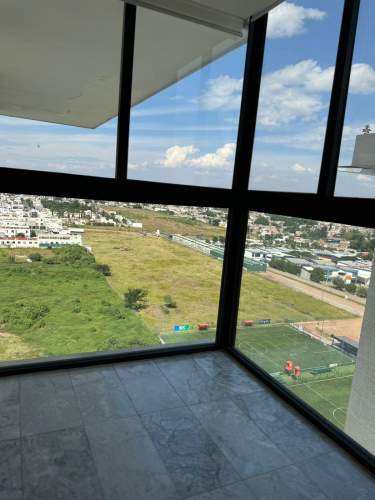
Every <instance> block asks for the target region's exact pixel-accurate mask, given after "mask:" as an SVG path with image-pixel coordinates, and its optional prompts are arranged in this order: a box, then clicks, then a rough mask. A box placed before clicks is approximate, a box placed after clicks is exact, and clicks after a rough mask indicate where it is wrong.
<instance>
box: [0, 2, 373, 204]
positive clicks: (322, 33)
mask: <svg viewBox="0 0 375 500" xmlns="http://www.w3.org/2000/svg"><path fill="white" fill-rule="evenodd" d="M342 8H343V0H329V1H327V0H310V1H307V0H306V1H305V0H304V1H302V0H295V1H287V2H284V3H283V4H282V5H281V6H279V7H277V8H276V9H274V11H273V12H272V13H271V15H270V20H269V28H268V33H267V45H266V53H265V61H264V69H263V77H262V87H261V96H260V105H259V114H258V122H257V130H256V138H255V146H254V155H253V163H252V173H251V179H250V185H251V187H252V188H253V189H269V190H293V191H305V192H311V191H312V192H314V191H315V190H316V186H317V180H318V175H319V167H320V162H321V155H322V147H323V141H324V131H325V126H326V120H327V113H328V105H329V98H330V91H331V86H332V78H333V66H334V63H335V57H336V51H337V42H338V36H339V29H340V21H341V13H342ZM374 16H375V5H374V2H371V0H362V12H361V17H360V25H359V32H358V37H357V46H356V51H355V55H354V65H353V71H352V81H351V87H350V95H349V101H348V109H347V114H346V120H345V130H344V138H343V144H342V151H341V157H340V164H341V165H350V164H351V158H352V153H353V145H354V140H355V136H356V135H357V134H358V133H360V132H361V130H362V128H363V126H364V125H365V124H366V123H370V124H371V125H372V124H373V128H374V131H375V117H374V112H373V111H374V110H373V108H374V105H373V104H372V103H373V99H374V97H375V55H374V54H373V49H372V46H373V41H374V35H373V30H372V28H371V26H370V20H371V19H374V18H375V17H374ZM244 56H245V48H244V47H241V48H239V49H236V50H235V51H233V52H231V53H229V54H227V55H226V56H224V57H222V58H221V59H219V60H217V61H215V62H213V63H212V64H210V65H209V66H206V67H205V68H203V69H201V70H200V71H198V72H196V73H194V74H193V75H191V76H189V77H187V78H185V79H183V80H182V81H180V82H178V83H177V84H175V85H173V86H171V87H170V88H168V89H167V90H165V91H163V92H160V93H159V94H157V95H156V96H154V97H152V98H150V99H148V100H147V101H145V102H143V103H142V104H140V105H138V106H136V107H134V108H133V111H132V120H131V140H130V150H129V175H130V177H131V178H134V179H145V180H153V181H164V182H175V183H184V184H197V185H204V186H219V187H230V185H231V180H232V173H233V161H234V153H235V142H236V135H237V124H238V115H239V106H240V94H241V88H242V74H243V66H244ZM116 128H117V121H116V120H112V121H110V122H108V123H106V124H104V125H103V126H101V127H99V128H97V129H95V130H85V129H79V128H75V127H66V126H57V125H51V124H41V123H39V122H32V121H28V120H20V119H14V118H8V117H0V157H1V158H2V164H3V165H5V166H11V167H20V168H34V169H42V170H53V171H64V172H72V173H83V174H93V175H101V176H113V175H114V165H115V156H116ZM336 192H337V194H341V195H351V196H375V176H374V177H370V176H368V175H361V174H348V173H339V176H338V183H337V191H336Z"/></svg>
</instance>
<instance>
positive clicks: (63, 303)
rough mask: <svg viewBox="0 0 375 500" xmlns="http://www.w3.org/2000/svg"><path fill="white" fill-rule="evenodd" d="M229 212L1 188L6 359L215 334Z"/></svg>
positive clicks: (0, 316) (1, 352) (2, 357)
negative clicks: (11, 192)
mask: <svg viewBox="0 0 375 500" xmlns="http://www.w3.org/2000/svg"><path fill="white" fill-rule="evenodd" d="M226 218H227V211H226V210H222V209H213V208H198V207H184V206H170V205H168V206H164V205H149V204H127V203H115V202H94V201H92V200H73V199H69V198H54V197H40V196H23V195H8V194H1V195H0V280H1V282H2V283H3V284H4V286H3V287H2V288H1V297H0V361H6V360H12V359H25V358H33V357H44V356H62V355H66V354H74V353H82V352H93V351H109V350H110V351H112V350H116V349H135V348H142V347H149V346H160V347H161V346H162V345H167V344H171V343H174V344H175V343H189V342H200V341H214V339H215V334H216V320H217V313H218V302H219V293H220V284H221V271H222V258H223V253H224V242H225V233H226Z"/></svg>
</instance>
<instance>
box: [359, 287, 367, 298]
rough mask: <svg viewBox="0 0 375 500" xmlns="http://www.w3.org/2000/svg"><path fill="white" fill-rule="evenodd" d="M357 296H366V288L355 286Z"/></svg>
mask: <svg viewBox="0 0 375 500" xmlns="http://www.w3.org/2000/svg"><path fill="white" fill-rule="evenodd" d="M357 295H358V297H362V298H364V299H365V298H366V297H367V288H366V287H365V286H359V287H358V288H357Z"/></svg>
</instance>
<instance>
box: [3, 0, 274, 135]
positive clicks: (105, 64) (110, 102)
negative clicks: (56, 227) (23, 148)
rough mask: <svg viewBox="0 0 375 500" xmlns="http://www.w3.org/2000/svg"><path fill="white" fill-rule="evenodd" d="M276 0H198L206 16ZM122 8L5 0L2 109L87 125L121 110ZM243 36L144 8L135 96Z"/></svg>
mask: <svg viewBox="0 0 375 500" xmlns="http://www.w3.org/2000/svg"><path fill="white" fill-rule="evenodd" d="M154 3H155V4H157V0H154ZM164 3H165V2H164ZM172 3H173V2H172ZM184 3H185V4H186V3H189V1H187V0H184ZM190 3H192V4H195V5H193V10H192V11H193V12H199V9H196V8H195V7H197V5H196V4H197V2H190ZM274 3H275V2H274V1H272V0H231V1H230V2H229V1H228V0H200V4H201V5H203V7H205V8H206V10H204V11H202V10H201V11H202V12H204V15H205V16H207V15H208V14H209V13H210V9H212V13H213V14H212V15H213V17H214V15H217V16H218V17H217V19H219V18H220V19H225V16H220V12H219V14H218V11H222V12H223V13H226V14H227V15H229V16H235V18H243V20H244V21H245V20H246V19H247V18H248V17H249V16H251V15H252V14H253V13H258V12H259V11H260V10H264V9H266V8H267V6H270V5H273V4H274ZM176 4H177V3H176ZM123 8H124V4H123V2H122V1H121V0H63V1H57V0H27V1H26V2H24V1H22V2H21V1H20V0H0V114H2V115H6V116H14V117H20V118H29V119H33V120H40V121H47V122H53V123H60V124H68V125H76V126H80V127H87V128H95V127H97V126H98V125H100V124H102V123H104V122H106V121H107V120H109V119H111V118H113V117H114V116H116V115H117V108H118V93H119V79H120V76H119V74H120V57H121V39H122V33H121V30H122V17H123ZM156 9H157V5H156ZM207 9H208V10H207ZM207 13H208V14H207ZM233 19H234V18H233ZM244 41H245V39H244V36H239V34H237V35H236V34H230V33H228V31H224V30H220V29H213V28H209V27H207V25H204V24H202V23H199V22H196V23H195V22H189V21H186V20H182V19H180V18H179V17H174V16H167V15H165V14H161V13H159V12H155V10H149V9H144V8H139V9H138V12H137V29H136V45H135V47H136V48H135V60H134V81H133V99H132V104H133V105H134V104H136V103H138V102H141V101H143V100H144V99H146V98H147V97H149V96H151V95H154V94H155V93H157V92H159V91H160V90H161V89H163V88H166V87H167V86H169V85H171V84H173V83H174V82H176V81H177V80H178V79H181V78H183V77H184V76H186V75H187V74H189V73H191V72H193V71H195V70H197V69H199V68H200V67H202V66H204V65H206V64H208V63H209V62H210V61H212V60H214V59H215V58H217V57H220V56H221V55H223V54H224V53H226V52H227V51H229V50H232V49H233V48H235V47H237V46H238V45H240V44H241V43H244Z"/></svg>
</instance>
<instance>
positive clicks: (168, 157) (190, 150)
mask: <svg viewBox="0 0 375 500" xmlns="http://www.w3.org/2000/svg"><path fill="white" fill-rule="evenodd" d="M198 151H199V150H198V149H197V148H196V147H195V146H194V145H192V144H191V145H189V146H178V145H176V146H172V147H170V148H168V149H167V151H166V152H165V155H164V158H163V159H162V160H160V164H161V165H163V166H164V167H172V168H173V167H179V166H180V165H183V164H185V163H186V162H187V161H188V159H189V156H190V155H192V154H194V153H197V152H198Z"/></svg>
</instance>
